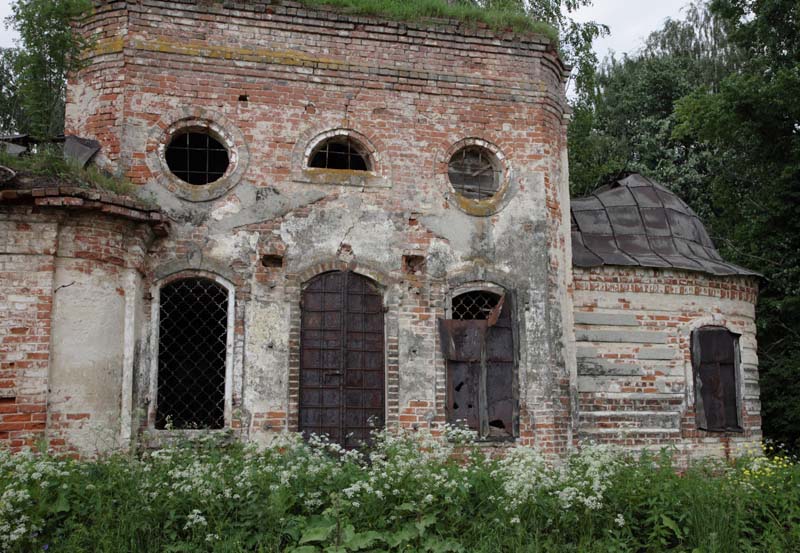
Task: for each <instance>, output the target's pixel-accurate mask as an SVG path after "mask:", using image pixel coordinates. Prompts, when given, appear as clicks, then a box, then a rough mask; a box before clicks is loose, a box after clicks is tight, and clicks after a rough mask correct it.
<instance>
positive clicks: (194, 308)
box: [156, 278, 228, 429]
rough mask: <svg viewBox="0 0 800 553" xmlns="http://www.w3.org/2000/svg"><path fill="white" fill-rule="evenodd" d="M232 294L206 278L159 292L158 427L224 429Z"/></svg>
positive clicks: (172, 284) (176, 282) (184, 281)
mask: <svg viewBox="0 0 800 553" xmlns="http://www.w3.org/2000/svg"><path fill="white" fill-rule="evenodd" d="M227 337H228V290H227V289H226V288H225V287H224V286H222V285H220V284H218V283H216V282H214V281H212V280H208V279H205V278H186V279H182V280H177V281H174V282H171V283H169V284H166V285H165V286H164V287H162V288H161V292H160V309H159V335H158V402H157V407H156V428H158V429H164V428H175V429H192V428H222V427H223V426H224V425H225V367H226V357H227Z"/></svg>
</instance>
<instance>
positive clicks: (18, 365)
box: [0, 209, 57, 451]
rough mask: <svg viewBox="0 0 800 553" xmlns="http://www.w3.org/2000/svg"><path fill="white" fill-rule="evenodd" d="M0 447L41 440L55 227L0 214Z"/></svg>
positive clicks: (14, 213) (21, 214)
mask: <svg viewBox="0 0 800 553" xmlns="http://www.w3.org/2000/svg"><path fill="white" fill-rule="evenodd" d="M0 237H2V239H0V336H2V338H0V445H7V446H9V447H10V448H11V450H12V451H18V450H19V449H20V448H22V447H31V446H33V445H34V444H35V443H36V442H37V441H38V440H39V439H41V438H43V436H44V429H45V420H46V411H47V409H46V402H47V371H48V366H49V358H50V355H49V351H50V350H49V346H50V330H51V328H50V314H51V311H52V295H53V269H54V266H53V265H54V260H53V256H54V255H55V249H56V237H57V225H56V224H54V223H53V222H51V221H48V220H47V219H46V218H42V217H29V216H28V213H27V212H26V210H22V209H15V210H10V211H3V212H0Z"/></svg>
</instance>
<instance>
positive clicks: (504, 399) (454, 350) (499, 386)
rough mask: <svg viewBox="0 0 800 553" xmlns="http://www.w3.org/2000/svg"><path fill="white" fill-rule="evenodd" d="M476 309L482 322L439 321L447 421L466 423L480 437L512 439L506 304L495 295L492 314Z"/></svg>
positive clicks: (512, 357) (512, 361)
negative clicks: (444, 364)
mask: <svg viewBox="0 0 800 553" xmlns="http://www.w3.org/2000/svg"><path fill="white" fill-rule="evenodd" d="M479 299H483V298H479ZM473 311H475V310H473ZM478 311H480V313H481V314H480V315H478V316H482V317H485V318H482V319H468V320H451V319H439V332H440V335H441V343H442V353H443V355H444V358H445V360H446V362H447V372H448V375H447V376H448V378H447V399H448V404H447V420H448V422H450V423H464V422H465V423H466V424H467V426H468V427H469V428H471V429H473V430H476V431H478V432H479V434H480V436H481V437H484V438H486V437H495V438H502V437H506V438H508V437H513V436H514V434H515V420H516V405H517V402H516V398H515V386H514V379H515V373H516V371H515V367H516V348H515V347H514V343H515V336H514V333H515V328H514V325H513V322H512V320H513V319H512V316H511V302H506V301H505V298H503V297H500V299H499V301H497V304H496V306H495V307H494V309H491V311H489V312H485V313H484V311H488V310H484V309H480V310H478ZM470 316H475V315H474V314H471V315H470Z"/></svg>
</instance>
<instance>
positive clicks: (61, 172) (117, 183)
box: [0, 145, 136, 196]
mask: <svg viewBox="0 0 800 553" xmlns="http://www.w3.org/2000/svg"><path fill="white" fill-rule="evenodd" d="M0 165H4V166H6V167H9V168H11V169H13V170H14V171H16V172H17V173H22V174H26V175H29V176H36V177H42V178H51V179H55V180H57V181H59V184H62V185H72V186H79V187H81V188H93V189H98V190H107V191H109V192H113V193H114V194H121V195H126V196H134V193H135V192H136V186H135V185H134V184H133V183H131V182H130V181H128V180H126V179H121V178H118V177H114V176H112V175H109V174H108V173H105V172H104V171H102V170H100V169H98V168H97V167H95V166H94V165H89V166H88V167H85V168H84V167H79V166H77V165H76V164H74V163H71V162H69V161H67V160H66V159H64V156H63V154H62V150H61V148H60V147H58V146H55V145H51V146H42V147H40V148H39V151H38V152H37V153H35V154H31V155H25V156H21V157H12V156H10V155H8V154H6V153H5V152H0Z"/></svg>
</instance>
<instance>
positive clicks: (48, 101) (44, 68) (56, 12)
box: [0, 0, 91, 138]
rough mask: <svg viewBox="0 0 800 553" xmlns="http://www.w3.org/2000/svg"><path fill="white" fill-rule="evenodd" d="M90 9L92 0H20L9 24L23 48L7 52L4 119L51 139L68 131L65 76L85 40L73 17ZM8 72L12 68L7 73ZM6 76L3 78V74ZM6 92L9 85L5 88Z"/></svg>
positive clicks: (74, 64) (5, 123) (75, 64)
mask: <svg viewBox="0 0 800 553" xmlns="http://www.w3.org/2000/svg"><path fill="white" fill-rule="evenodd" d="M90 8H91V2H90V1H89V0H18V1H17V2H16V3H15V4H13V5H12V7H11V13H12V15H11V16H10V17H9V18H8V21H7V24H8V25H10V26H11V27H13V28H14V29H15V30H16V31H17V32H18V33H19V35H20V39H19V48H18V49H16V50H15V51H13V54H10V55H9V54H5V53H4V58H3V59H4V60H10V63H8V62H6V63H8V64H7V65H6V63H4V65H3V68H2V69H0V70H2V71H4V73H3V76H4V77H6V75H8V74H9V73H10V75H9V76H8V81H7V82H8V83H13V84H11V85H10V89H9V90H8V93H9V94H10V95H9V96H8V98H9V105H6V104H5V100H4V101H3V102H4V103H2V104H0V110H2V115H0V122H1V123H0V124H3V126H4V127H8V128H10V127H15V128H16V130H17V131H18V132H25V133H30V134H32V135H34V136H37V137H42V138H47V137H52V136H55V135H58V134H61V133H62V132H63V130H64V100H65V93H66V76H67V74H68V73H69V72H70V71H74V70H76V69H78V68H79V67H80V64H81V56H80V54H81V52H82V51H83V50H84V49H85V48H86V47H87V46H88V42H87V40H86V39H85V38H84V37H83V36H81V35H80V34H78V33H73V32H72V27H71V22H72V21H73V20H74V19H75V18H77V17H80V16H81V15H82V14H83V13H85V12H86V11H87V10H89V9H90ZM6 72H8V73H6ZM4 80H5V79H4ZM3 92H4V94H5V93H7V90H6V87H5V86H4V89H3Z"/></svg>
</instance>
